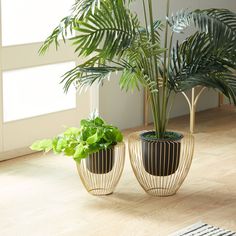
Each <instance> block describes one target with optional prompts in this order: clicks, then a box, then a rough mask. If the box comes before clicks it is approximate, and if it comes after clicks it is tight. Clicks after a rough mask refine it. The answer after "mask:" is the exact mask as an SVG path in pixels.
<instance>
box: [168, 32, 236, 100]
mask: <svg viewBox="0 0 236 236" xmlns="http://www.w3.org/2000/svg"><path fill="white" fill-rule="evenodd" d="M228 47H229V48H230V47H231V46H230V45H229V46H228ZM228 51H230V50H228V48H227V45H222V48H219V47H216V45H214V44H212V42H211V40H210V38H209V35H208V34H206V33H195V34H194V35H193V36H190V37H189V38H187V39H186V40H185V41H184V42H183V43H182V44H179V43H177V45H176V47H175V48H174V49H173V51H172V60H171V64H170V74H169V84H170V86H171V87H172V88H173V89H175V90H176V91H184V90H186V89H190V88H193V87H195V86H196V85H202V86H206V87H209V88H215V89H218V90H219V91H221V92H222V93H224V94H225V95H226V96H227V97H228V98H229V99H232V100H233V101H235V95H236V93H235V86H236V77H235V76H234V74H233V73H232V70H231V69H232V68H233V67H232V66H234V64H231V61H230V60H228V58H227V55H228ZM232 63H233V61H232ZM229 78H230V80H229ZM227 91H228V92H227Z"/></svg>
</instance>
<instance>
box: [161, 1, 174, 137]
mask: <svg viewBox="0 0 236 236" xmlns="http://www.w3.org/2000/svg"><path fill="white" fill-rule="evenodd" d="M169 11H170V0H167V4H166V17H168V16H169ZM168 29H169V25H168V21H167V20H166V26H165V43H164V48H165V49H167V44H168ZM171 41H172V39H171ZM169 50H171V49H170V48H169ZM167 70H168V68H167V50H166V51H165V53H164V72H163V90H162V115H161V117H162V118H161V120H162V124H161V128H160V129H161V133H163V135H164V132H165V131H166V118H167V117H166V116H167V114H166V110H167V109H166V107H167V105H168V99H167V82H168V73H167Z"/></svg>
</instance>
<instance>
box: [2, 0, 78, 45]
mask: <svg viewBox="0 0 236 236" xmlns="http://www.w3.org/2000/svg"><path fill="white" fill-rule="evenodd" d="M73 4H74V0H2V14H1V15H2V44H3V46H8V45H16V44H26V43H33V42H41V41H44V40H45V39H46V37H47V36H48V35H49V34H50V33H51V31H52V30H53V28H55V27H56V26H57V25H58V24H59V21H60V20H61V19H62V18H63V17H64V16H67V15H69V14H70V9H71V6H72V5H73Z"/></svg>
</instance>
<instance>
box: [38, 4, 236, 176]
mask: <svg viewBox="0 0 236 236" xmlns="http://www.w3.org/2000/svg"><path fill="white" fill-rule="evenodd" d="M132 2H134V1H131V0H76V1H75V4H74V5H73V8H72V13H71V15H70V16H67V17H65V18H63V19H62V21H61V22H60V24H59V26H58V27H56V28H55V29H54V30H53V32H52V34H51V35H50V36H49V37H48V38H47V39H46V40H45V42H44V44H43V45H42V47H41V49H40V53H45V52H46V51H47V50H48V48H49V47H50V45H51V44H55V45H56V48H58V46H59V38H60V37H61V36H62V38H63V40H64V41H65V42H66V41H67V40H66V37H67V35H68V33H69V32H72V31H75V32H76V34H75V36H73V37H71V38H70V41H71V42H72V44H73V45H74V46H75V53H76V54H77V55H78V56H79V57H84V58H85V59H87V60H85V62H84V63H83V64H81V65H78V66H76V67H75V68H74V69H72V70H70V71H68V72H67V73H65V75H64V77H63V80H62V83H64V89H65V91H67V90H68V89H69V87H70V86H71V85H75V86H76V87H77V88H78V89H83V88H84V87H87V86H90V85H92V84H93V83H94V82H99V83H102V81H103V80H104V79H106V78H108V77H109V76H110V74H111V73H113V72H121V76H120V80H119V81H120V87H121V89H124V90H130V89H131V90H132V89H134V88H138V89H139V88H140V87H144V88H145V89H146V90H147V91H148V96H149V101H150V107H151V110H152V115H153V122H154V130H153V131H148V132H144V133H142V134H141V140H142V155H141V156H142V159H143V165H144V168H145V171H146V172H148V173H149V174H150V175H152V176H170V175H172V174H174V173H175V172H176V170H177V169H178V166H179V160H180V155H181V140H182V139H183V135H182V134H180V133H176V132H170V131H167V125H168V119H169V112H170V109H171V107H172V103H173V100H174V95H175V94H176V93H178V92H183V91H186V90H189V89H191V88H194V87H196V86H204V87H208V88H213V89H216V90H218V91H220V92H221V93H223V94H224V95H225V96H226V97H228V98H229V100H230V101H232V102H233V103H234V104H236V76H235V74H234V73H233V70H234V69H235V68H236V44H235V41H236V14H235V13H233V12H231V11H229V10H227V9H206V10H194V11H188V10H181V11H178V12H177V13H176V14H174V15H171V16H170V14H169V11H170V0H166V4H167V7H166V9H167V12H166V20H165V21H161V19H156V18H154V14H153V13H154V11H156V9H154V8H153V0H142V1H141V0H140V3H142V9H143V14H142V15H138V14H136V13H135V12H134V11H132V10H131V7H130V5H131V4H132ZM141 18H144V22H145V23H144V24H142V23H141ZM188 27H194V28H195V32H194V33H193V34H192V35H190V36H187V37H186V39H185V40H184V41H182V42H180V41H178V40H176V38H175V37H176V34H180V33H183V32H184V31H185V29H186V28H188ZM161 34H164V43H163V46H162V43H161V39H160V38H161V37H160V35H161ZM163 155H164V158H163ZM170 166H171V167H172V168H169V167H170Z"/></svg>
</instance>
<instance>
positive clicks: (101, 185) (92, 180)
mask: <svg viewBox="0 0 236 236" xmlns="http://www.w3.org/2000/svg"><path fill="white" fill-rule="evenodd" d="M96 155H98V153H95V154H94V155H93V156H92V157H93V158H94V157H96ZM102 155H107V152H105V154H102ZM97 157H98V156H97ZM88 158H90V157H88ZM88 158H86V159H83V160H81V161H80V163H78V162H77V163H76V164H77V169H78V172H79V175H80V178H81V180H82V183H83V185H84V186H85V188H86V190H87V191H88V192H89V193H90V194H92V195H97V196H102V195H108V194H112V193H113V191H114V189H115V187H116V185H117V184H118V182H119V180H120V177H121V174H122V172H123V169H124V161H125V144H124V143H123V142H121V143H118V144H117V145H115V146H114V148H113V157H112V158H113V159H112V161H109V164H107V163H103V162H106V158H105V159H104V157H102V158H100V159H97V161H94V163H92V168H91V164H89V163H88ZM99 162H100V163H99ZM107 165H108V166H107ZM97 166H100V167H101V166H105V167H106V168H107V170H106V171H103V172H104V173H99V172H98V171H94V170H96V169H98V167H97ZM96 172H97V173H96Z"/></svg>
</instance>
